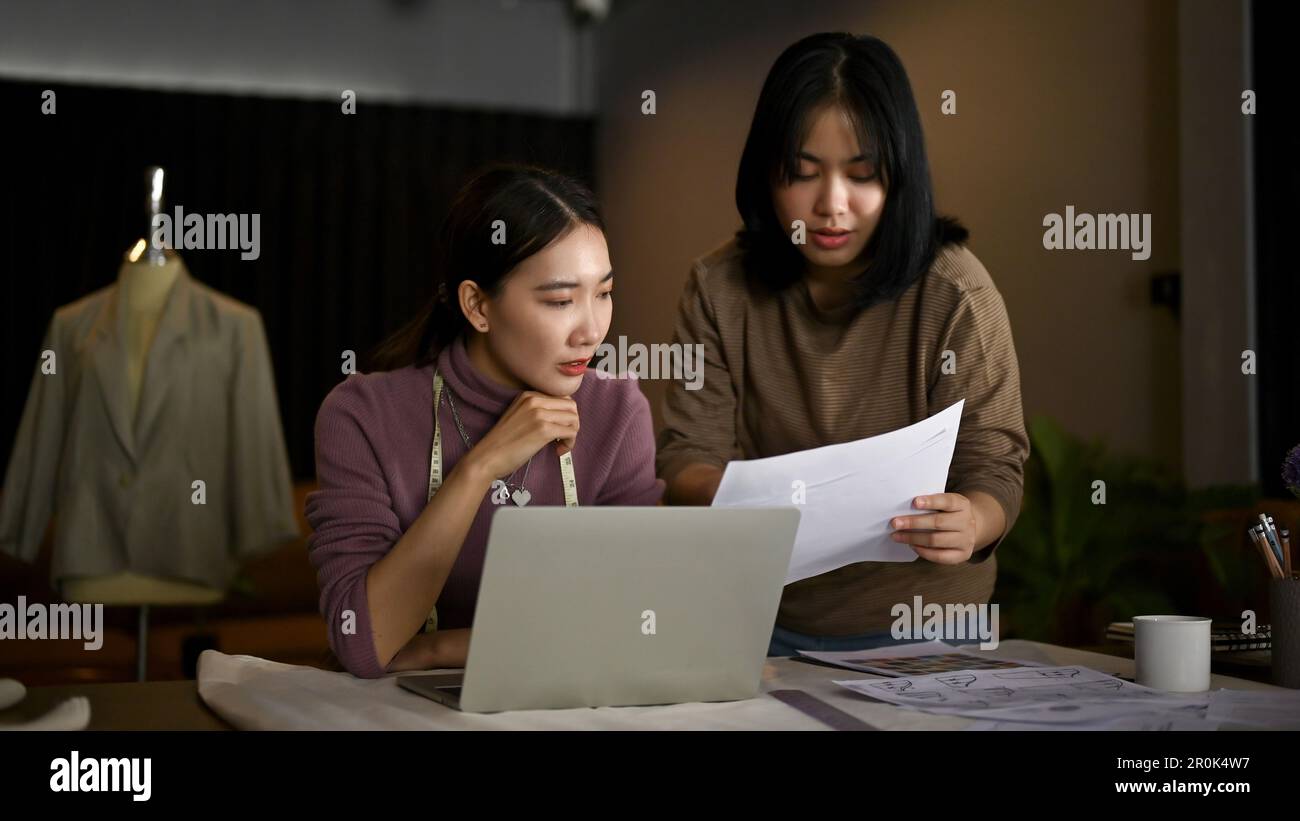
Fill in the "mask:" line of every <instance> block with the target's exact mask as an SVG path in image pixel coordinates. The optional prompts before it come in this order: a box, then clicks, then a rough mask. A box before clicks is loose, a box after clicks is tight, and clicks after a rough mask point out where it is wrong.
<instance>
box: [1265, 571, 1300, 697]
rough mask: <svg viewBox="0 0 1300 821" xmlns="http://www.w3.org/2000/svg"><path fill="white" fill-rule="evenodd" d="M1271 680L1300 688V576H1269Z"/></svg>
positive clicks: (1278, 683) (1282, 684)
mask: <svg viewBox="0 0 1300 821" xmlns="http://www.w3.org/2000/svg"><path fill="white" fill-rule="evenodd" d="M1268 608H1269V613H1270V614H1271V615H1270V618H1269V621H1270V623H1271V627H1272V630H1273V683H1274V684H1277V685H1280V686H1282V687H1293V688H1300V579H1270V580H1269V587H1268Z"/></svg>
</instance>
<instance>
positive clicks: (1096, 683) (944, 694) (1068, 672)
mask: <svg viewBox="0 0 1300 821" xmlns="http://www.w3.org/2000/svg"><path fill="white" fill-rule="evenodd" d="M835 683H836V684H839V685H840V686H842V687H847V688H848V689H850V690H853V691H854V692H858V693H862V694H863V695H866V696H870V697H871V698H875V699H879V700H881V701H886V702H889V703H891V704H897V705H898V706H900V707H908V708H911V709H914V710H922V711H925V712H929V713H941V714H945V715H962V716H969V717H971V718H980V719H986V720H990V721H1016V722H1034V723H1047V724H1058V723H1060V724H1070V723H1086V722H1106V721H1113V720H1115V719H1118V718H1120V717H1123V716H1143V717H1163V718H1166V719H1175V718H1177V719H1184V720H1186V719H1202V718H1205V710H1206V705H1207V702H1208V699H1207V696H1206V695H1205V694H1203V693H1202V694H1170V693H1164V692H1161V691H1159V690H1153V689H1151V688H1149V687H1143V686H1141V685H1138V684H1133V683H1132V682H1129V681H1124V680H1123V679H1120V678H1116V677H1115V676H1112V675H1108V674H1106V673H1102V672H1100V671H1097V670H1092V669H1089V668H1087V667H1018V668H1016V669H1013V670H971V671H967V672H960V673H935V674H934V675H929V676H914V677H909V678H894V679H858V680H854V681H836V682H835Z"/></svg>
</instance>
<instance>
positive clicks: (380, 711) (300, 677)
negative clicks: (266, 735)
mask: <svg viewBox="0 0 1300 821" xmlns="http://www.w3.org/2000/svg"><path fill="white" fill-rule="evenodd" d="M977 652H981V653H987V654H989V655H992V656H995V657H1003V656H1005V657H1006V658H1015V659H1027V660H1031V661H1042V662H1043V663H1046V664H1086V665H1088V666H1090V667H1092V668H1094V669H1097V670H1104V671H1106V672H1111V673H1120V674H1122V675H1132V674H1133V662H1132V661H1131V660H1128V659H1122V658H1116V657H1113V656H1106V655H1101V654H1097V653H1088V652H1084V651H1081V650H1071V649H1068V648H1064V647H1056V646H1054V645H1046V644H1039V643H1037V642H1031V641H1005V642H1002V643H1001V645H1000V646H999V647H998V649H997V650H992V651H977ZM427 672H429V671H420V672H411V673H396V674H394V675H391V676H388V677H386V678H381V679H361V678H356V677H355V676H353V675H352V674H350V673H333V672H328V671H325V670H319V669H316V668H314V667H300V666H296V665H291V664H281V663H279V662H274V661H267V660H266V659H260V658H256V657H255V656H232V655H227V654H225V653H219V652H217V651H215V650H207V651H204V653H203V655H201V656H200V657H199V682H198V689H199V697H200V698H202V699H203V701H204V702H205V703H206V704H207V705H208V706H209V707H211V708H212V709H213V710H214V711H215V712H216V713H217V714H218V715H220V716H221V717H222V718H224V719H225V720H226V721H228V722H230V723H231V724H232V725H234V726H235V727H236V728H238V729H241V730H826V729H829V728H828V727H826V726H825V725H824V724H822V723H821V722H819V721H817V720H815V719H812V718H809V717H808V716H805V715H804V714H803V713H801V712H799V711H798V710H795V709H794V708H793V707H789V706H787V705H786V704H784V703H782V702H780V701H777V700H776V699H773V698H772V697H770V696H767V695H765V693H766V692H768V691H770V690H782V689H797V690H803V691H805V692H808V693H810V694H812V695H814V696H816V697H817V698H819V699H821V700H822V701H825V702H827V703H828V704H831V705H833V706H835V707H838V708H839V709H841V710H844V711H845V712H847V713H850V714H851V715H854V716H856V717H858V718H860V719H862V720H863V721H865V722H867V723H868V724H871V725H873V726H875V727H877V728H879V729H882V730H909V729H911V730H960V729H965V728H966V727H967V726H968V725H970V723H971V721H970V719H966V718H959V717H955V716H937V715H928V714H925V713H919V712H914V711H909V710H903V709H900V708H898V707H894V706H892V705H889V704H882V703H879V702H874V701H871V700H868V699H866V698H864V697H862V696H859V695H857V694H856V693H853V692H851V691H849V690H847V689H845V688H843V687H840V686H838V685H836V684H835V683H834V680H835V679H847V678H858V677H861V678H878V677H877V676H871V675H869V674H866V673H862V674H855V673H852V672H850V671H846V670H843V669H841V668H833V667H824V666H820V665H814V664H809V663H807V662H802V661H795V660H792V659H785V658H770V659H768V660H767V663H766V665H765V666H764V667H763V680H762V686H761V691H762V692H761V694H760V695H759V696H758V697H757V698H752V699H747V700H744V701H728V702H715V703H701V702H693V703H689V704H670V705H663V706H657V707H597V708H578V709H571V710H518V711H513V712H506V713H462V712H460V711H459V710H454V709H452V708H450V707H446V706H444V705H442V704H438V703H437V702H434V701H431V700H429V699H427V698H424V697H423V696H418V695H416V694H414V693H411V692H408V691H406V690H403V689H401V688H400V687H398V686H397V682H396V680H395V679H397V678H398V677H399V676H403V675H421V674H424V673H427ZM1214 679H1216V682H1214V683H1212V684H1211V687H1241V688H1249V689H1255V688H1265V689H1267V688H1268V685H1265V684H1256V683H1254V682H1249V681H1241V680H1239V679H1229V678H1226V677H1223V676H1214Z"/></svg>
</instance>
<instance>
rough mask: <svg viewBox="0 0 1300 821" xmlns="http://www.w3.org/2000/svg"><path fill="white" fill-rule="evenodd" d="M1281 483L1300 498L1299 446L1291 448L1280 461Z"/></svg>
mask: <svg viewBox="0 0 1300 821" xmlns="http://www.w3.org/2000/svg"><path fill="white" fill-rule="evenodd" d="M1282 483H1283V484H1285V485H1286V486H1287V489H1288V490H1290V491H1291V492H1292V493H1294V494H1295V495H1296V497H1297V498H1300V445H1296V446H1295V447H1293V448H1291V452H1290V453H1288V454H1287V455H1286V458H1285V459H1283V460H1282Z"/></svg>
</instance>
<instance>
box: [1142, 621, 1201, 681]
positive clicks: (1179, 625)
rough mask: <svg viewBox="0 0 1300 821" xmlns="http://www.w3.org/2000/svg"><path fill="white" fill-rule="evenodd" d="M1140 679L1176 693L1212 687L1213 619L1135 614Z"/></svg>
mask: <svg viewBox="0 0 1300 821" xmlns="http://www.w3.org/2000/svg"><path fill="white" fill-rule="evenodd" d="M1133 633H1134V659H1135V660H1136V662H1137V683H1138V684H1141V685H1142V686H1144V687H1152V688H1154V689H1156V690H1167V691H1169V692H1173V693H1203V692H1205V691H1206V690H1208V689H1210V620H1209V619H1208V618H1202V617H1200V616H1134V617H1133Z"/></svg>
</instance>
